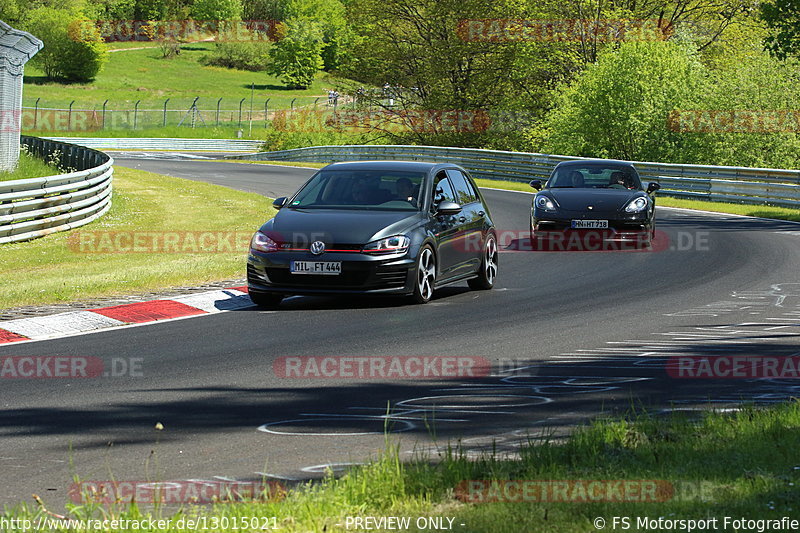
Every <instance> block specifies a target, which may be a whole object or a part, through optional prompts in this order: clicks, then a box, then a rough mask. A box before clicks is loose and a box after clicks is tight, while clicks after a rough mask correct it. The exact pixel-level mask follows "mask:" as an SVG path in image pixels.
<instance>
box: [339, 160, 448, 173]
mask: <svg viewBox="0 0 800 533" xmlns="http://www.w3.org/2000/svg"><path fill="white" fill-rule="evenodd" d="M437 167H439V168H460V167H458V165H453V164H450V163H434V162H431V161H342V162H340V163H331V164H330V165H328V166H326V167H324V168H325V169H331V170H405V171H409V172H430V171H431V170H433V169H436V168H437Z"/></svg>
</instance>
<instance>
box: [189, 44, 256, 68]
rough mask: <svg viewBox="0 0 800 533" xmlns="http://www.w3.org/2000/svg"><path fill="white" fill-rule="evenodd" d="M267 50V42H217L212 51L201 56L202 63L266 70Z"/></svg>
mask: <svg viewBox="0 0 800 533" xmlns="http://www.w3.org/2000/svg"><path fill="white" fill-rule="evenodd" d="M269 50H270V43H268V42H252V43H248V42H242V43H217V44H216V48H215V49H214V51H213V52H212V53H211V54H210V55H207V56H205V57H204V58H203V63H205V64H206V65H213V66H217V67H225V68H236V69H240V70H251V71H254V72H257V71H261V70H266V68H267V65H269Z"/></svg>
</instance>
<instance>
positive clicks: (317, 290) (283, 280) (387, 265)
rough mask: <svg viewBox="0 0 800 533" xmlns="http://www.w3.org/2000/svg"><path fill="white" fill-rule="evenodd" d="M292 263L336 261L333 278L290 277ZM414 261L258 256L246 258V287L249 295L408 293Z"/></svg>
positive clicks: (405, 258)
mask: <svg viewBox="0 0 800 533" xmlns="http://www.w3.org/2000/svg"><path fill="white" fill-rule="evenodd" d="M292 261H340V262H341V263H342V271H341V273H340V274H336V275H315V274H292V273H291V272H290V265H291V262H292ZM415 272H416V262H415V261H414V259H413V257H411V255H410V254H409V253H406V254H404V255H401V256H391V257H385V256H373V255H367V254H362V253H356V252H353V253H325V254H323V255H313V254H311V253H310V252H304V251H293V252H271V253H261V252H256V251H253V250H251V251H250V254H249V255H248V258H247V286H248V290H249V291H251V292H261V293H279V294H285V295H289V294H398V295H402V294H411V293H412V292H413V290H414V279H415Z"/></svg>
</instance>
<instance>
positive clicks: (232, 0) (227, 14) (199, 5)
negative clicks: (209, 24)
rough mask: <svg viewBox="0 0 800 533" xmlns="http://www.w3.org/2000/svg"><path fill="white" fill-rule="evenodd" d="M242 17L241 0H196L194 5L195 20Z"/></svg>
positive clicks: (193, 15)
mask: <svg viewBox="0 0 800 533" xmlns="http://www.w3.org/2000/svg"><path fill="white" fill-rule="evenodd" d="M241 17H242V2H241V0H195V2H194V4H193V5H192V18H194V19H195V20H238V19H240V18H241Z"/></svg>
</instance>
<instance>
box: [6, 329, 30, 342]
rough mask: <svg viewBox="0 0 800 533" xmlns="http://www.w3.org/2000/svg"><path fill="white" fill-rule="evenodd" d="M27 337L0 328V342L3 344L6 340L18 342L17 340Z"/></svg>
mask: <svg viewBox="0 0 800 533" xmlns="http://www.w3.org/2000/svg"><path fill="white" fill-rule="evenodd" d="M26 340H28V337H23V336H22V335H17V334H16V333H12V332H10V331H7V330H5V329H0V344H5V343H7V342H18V341H26Z"/></svg>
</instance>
